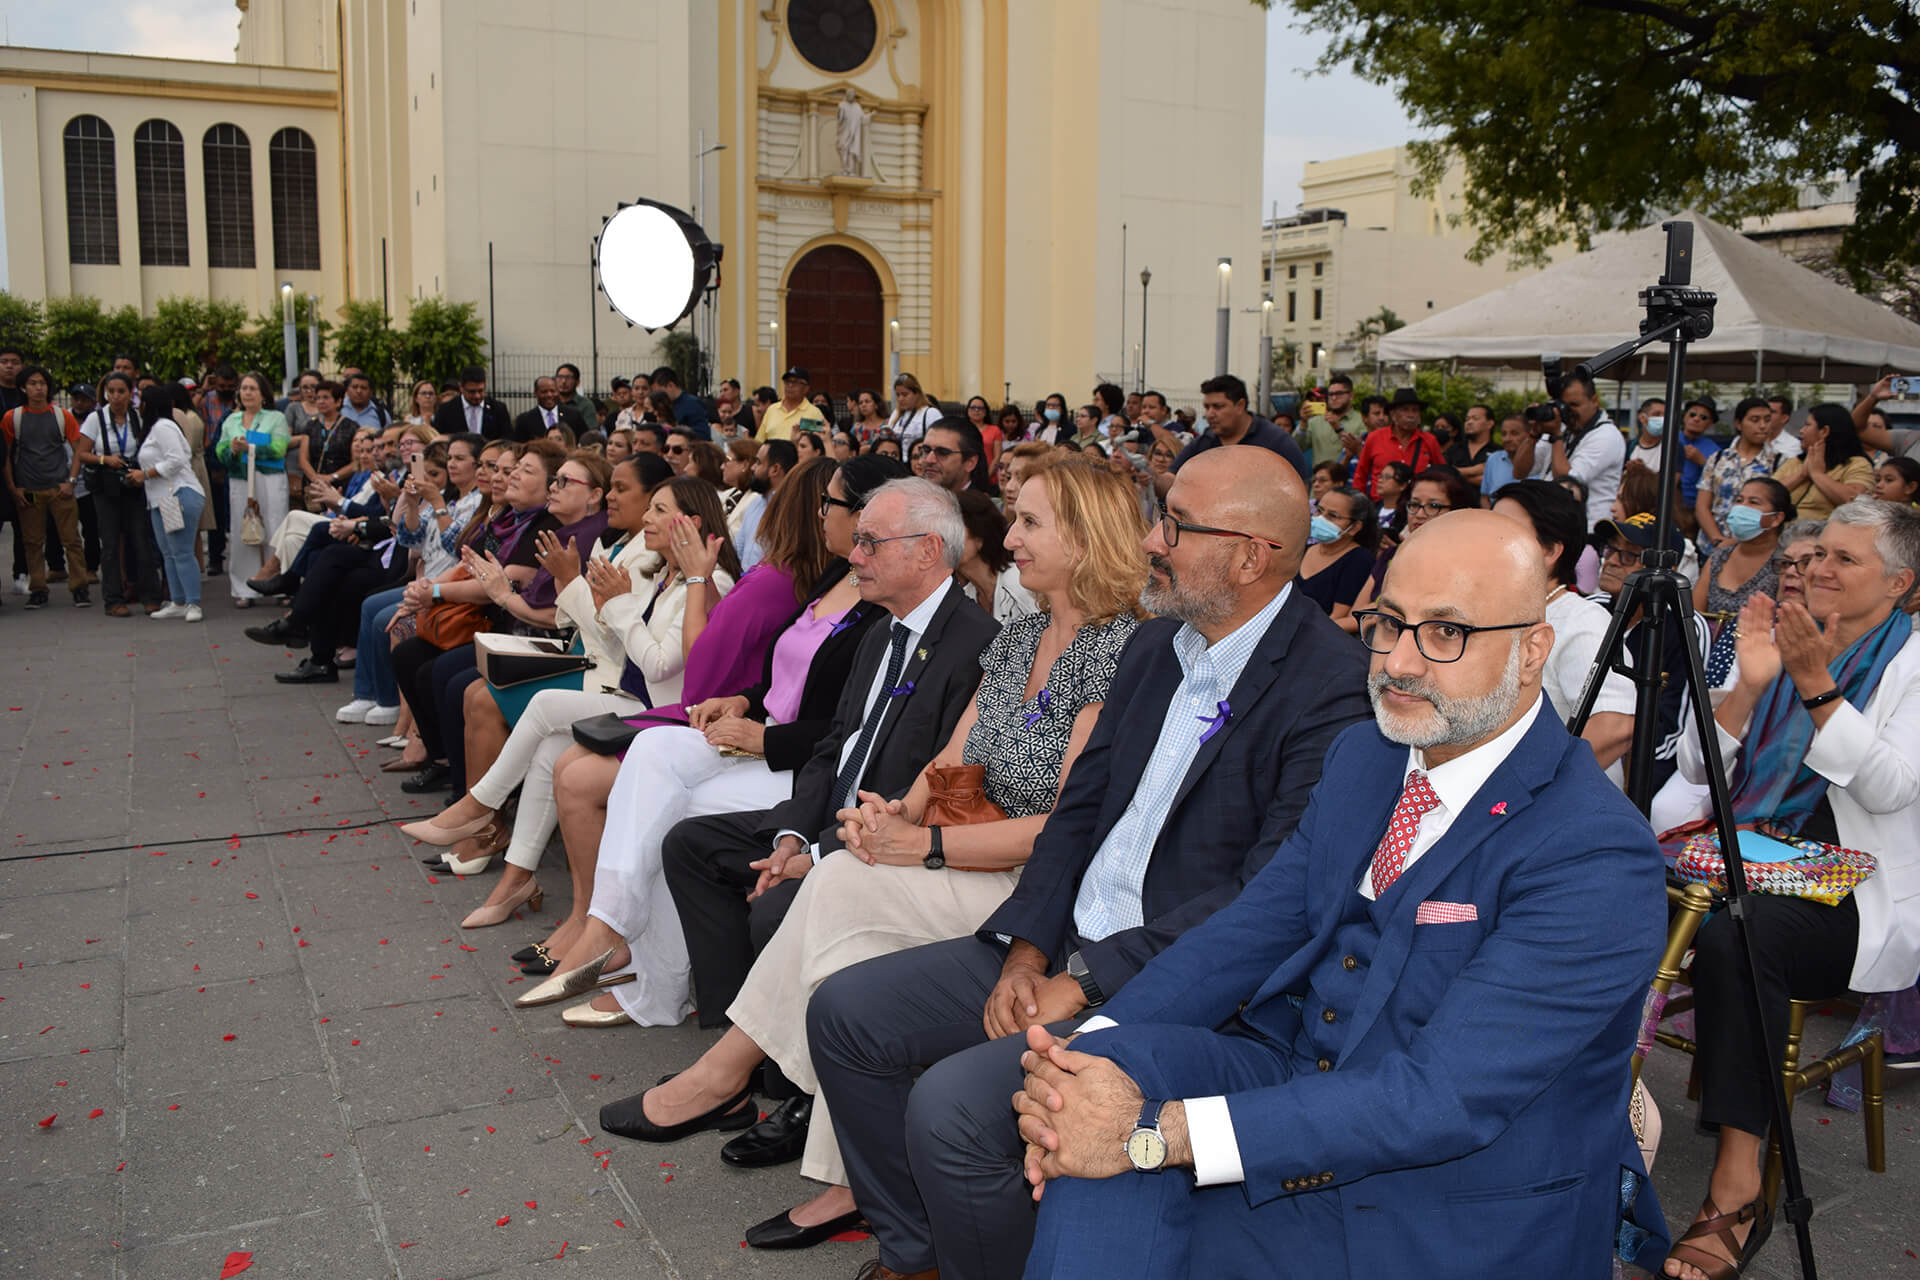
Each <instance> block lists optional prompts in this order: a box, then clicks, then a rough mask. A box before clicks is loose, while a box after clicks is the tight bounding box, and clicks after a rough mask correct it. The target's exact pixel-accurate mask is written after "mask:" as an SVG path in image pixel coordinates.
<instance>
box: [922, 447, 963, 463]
mask: <svg viewBox="0 0 1920 1280" xmlns="http://www.w3.org/2000/svg"><path fill="white" fill-rule="evenodd" d="M919 452H920V453H922V454H929V453H930V454H932V455H933V456H934V457H936V458H938V459H940V461H942V462H945V461H946V460H947V459H948V458H957V457H959V456H960V451H959V450H958V449H949V448H947V447H946V446H945V445H939V444H925V445H921V446H920V448H919Z"/></svg>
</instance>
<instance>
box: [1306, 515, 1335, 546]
mask: <svg viewBox="0 0 1920 1280" xmlns="http://www.w3.org/2000/svg"><path fill="white" fill-rule="evenodd" d="M1307 541H1308V542H1338V541H1340V526H1339V525H1337V524H1335V523H1334V522H1333V521H1331V520H1329V519H1327V518H1326V517H1325V516H1322V515H1316V516H1314V518H1313V519H1312V520H1309V521H1308V522H1307Z"/></svg>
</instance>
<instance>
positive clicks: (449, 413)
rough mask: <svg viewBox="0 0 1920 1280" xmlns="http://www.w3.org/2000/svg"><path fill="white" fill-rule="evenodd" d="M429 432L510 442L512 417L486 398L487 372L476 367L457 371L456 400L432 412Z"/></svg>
mask: <svg viewBox="0 0 1920 1280" xmlns="http://www.w3.org/2000/svg"><path fill="white" fill-rule="evenodd" d="M433 430H434V433H435V434H436V435H443V436H457V435H459V434H461V433H462V432H470V433H471V434H473V435H477V436H485V437H486V438H487V439H489V440H511V439H513V438H514V436H513V415H512V414H511V413H509V412H508V411H507V406H505V405H504V404H501V403H500V402H499V401H498V400H495V399H494V398H493V397H492V396H490V395H488V394H487V371H486V370H485V369H484V368H482V367H481V366H479V365H477V364H470V365H468V366H467V367H466V368H465V369H462V370H461V371H460V394H459V396H458V397H456V398H455V399H452V400H449V401H447V402H446V403H445V404H443V405H441V406H440V407H439V408H438V409H435V410H434V411H433ZM542 434H545V433H544V432H543V433H542Z"/></svg>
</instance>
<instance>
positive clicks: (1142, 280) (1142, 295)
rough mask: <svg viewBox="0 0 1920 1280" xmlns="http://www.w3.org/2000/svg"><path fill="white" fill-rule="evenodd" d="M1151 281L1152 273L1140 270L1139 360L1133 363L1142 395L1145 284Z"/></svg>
mask: <svg viewBox="0 0 1920 1280" xmlns="http://www.w3.org/2000/svg"><path fill="white" fill-rule="evenodd" d="M1152 279H1153V272H1151V271H1149V270H1148V269H1147V268H1145V267H1142V268H1140V359H1139V360H1137V361H1135V363H1136V364H1137V365H1138V366H1139V369H1138V373H1139V375H1140V387H1139V390H1140V391H1141V393H1142V394H1144V393H1145V392H1146V389H1147V282H1148V281H1149V280H1152Z"/></svg>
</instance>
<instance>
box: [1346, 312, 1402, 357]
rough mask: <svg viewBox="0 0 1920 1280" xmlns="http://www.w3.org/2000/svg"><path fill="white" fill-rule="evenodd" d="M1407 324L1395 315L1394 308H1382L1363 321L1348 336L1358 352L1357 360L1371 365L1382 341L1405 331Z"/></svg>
mask: <svg viewBox="0 0 1920 1280" xmlns="http://www.w3.org/2000/svg"><path fill="white" fill-rule="evenodd" d="M1406 327H1407V322H1406V321H1405V320H1402V319H1401V318H1400V317H1399V316H1398V315H1396V314H1395V313H1394V310H1393V308H1392V307H1381V308H1380V309H1379V310H1378V311H1376V312H1374V313H1373V314H1372V315H1370V316H1368V317H1367V318H1366V319H1364V320H1362V321H1361V322H1360V323H1359V324H1357V325H1355V326H1354V327H1353V332H1352V333H1350V334H1348V335H1347V340H1348V341H1349V342H1352V343H1353V344H1354V346H1355V348H1356V349H1357V350H1356V359H1358V360H1359V361H1360V362H1361V363H1362V364H1367V363H1371V362H1372V360H1373V358H1374V352H1375V351H1376V350H1377V349H1378V348H1379V343H1380V339H1381V338H1382V337H1384V336H1386V335H1387V334H1389V333H1392V332H1393V331H1394V330H1395V329H1404V328H1406Z"/></svg>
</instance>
